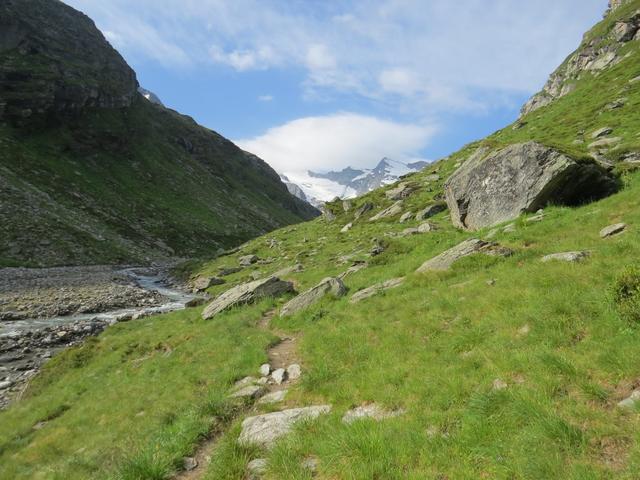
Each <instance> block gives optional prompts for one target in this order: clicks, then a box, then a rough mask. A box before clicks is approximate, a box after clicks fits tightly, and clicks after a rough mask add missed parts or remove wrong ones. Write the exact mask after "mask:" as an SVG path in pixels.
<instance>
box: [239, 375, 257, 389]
mask: <svg viewBox="0 0 640 480" xmlns="http://www.w3.org/2000/svg"><path fill="white" fill-rule="evenodd" d="M257 381H258V379H257V378H255V377H244V378H243V379H242V380H238V381H237V382H236V383H234V384H233V389H234V390H235V389H238V388H242V387H246V386H247V385H252V384H255V383H256V382H257Z"/></svg>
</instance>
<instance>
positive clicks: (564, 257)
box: [542, 252, 589, 262]
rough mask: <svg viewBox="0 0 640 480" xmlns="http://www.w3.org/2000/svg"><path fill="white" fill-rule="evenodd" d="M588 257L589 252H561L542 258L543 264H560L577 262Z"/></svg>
mask: <svg viewBox="0 0 640 480" xmlns="http://www.w3.org/2000/svg"><path fill="white" fill-rule="evenodd" d="M588 256H589V252H563V253H552V254H551V255H545V256H544V257H542V261H543V262H551V261H554V260H557V261H561V262H579V261H581V260H584V259H585V258H587V257H588Z"/></svg>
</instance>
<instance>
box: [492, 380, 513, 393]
mask: <svg viewBox="0 0 640 480" xmlns="http://www.w3.org/2000/svg"><path fill="white" fill-rule="evenodd" d="M508 387H509V385H507V383H506V382H504V381H502V380H500V379H499V378H496V379H495V380H494V381H493V386H492V388H493V389H494V390H504V389H505V388H508Z"/></svg>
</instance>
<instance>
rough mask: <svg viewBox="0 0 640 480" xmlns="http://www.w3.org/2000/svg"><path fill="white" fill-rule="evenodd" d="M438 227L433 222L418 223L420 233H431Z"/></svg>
mask: <svg viewBox="0 0 640 480" xmlns="http://www.w3.org/2000/svg"><path fill="white" fill-rule="evenodd" d="M437 229H438V227H436V226H435V225H434V224H433V223H429V222H423V223H421V224H420V225H418V233H429V232H434V231H436V230H437Z"/></svg>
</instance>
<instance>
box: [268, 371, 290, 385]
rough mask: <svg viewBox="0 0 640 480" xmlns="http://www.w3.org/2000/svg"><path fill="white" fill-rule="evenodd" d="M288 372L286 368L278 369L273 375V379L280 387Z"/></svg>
mask: <svg viewBox="0 0 640 480" xmlns="http://www.w3.org/2000/svg"><path fill="white" fill-rule="evenodd" d="M286 376H287V372H286V370H285V369H284V368H278V369H276V370H274V371H273V372H272V373H271V379H272V380H273V381H274V383H275V384H276V385H280V384H281V383H282V382H284V381H285V379H286Z"/></svg>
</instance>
